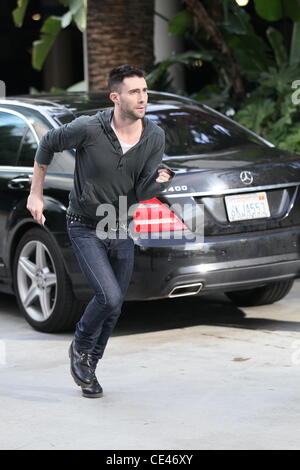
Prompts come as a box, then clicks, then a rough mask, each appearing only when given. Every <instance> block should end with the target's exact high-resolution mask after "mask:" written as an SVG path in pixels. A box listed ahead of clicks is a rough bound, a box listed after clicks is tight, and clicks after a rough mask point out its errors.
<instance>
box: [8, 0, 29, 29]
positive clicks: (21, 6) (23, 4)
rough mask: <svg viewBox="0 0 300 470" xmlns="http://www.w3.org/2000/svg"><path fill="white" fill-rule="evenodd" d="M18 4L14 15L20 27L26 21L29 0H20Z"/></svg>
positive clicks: (16, 23)
mask: <svg viewBox="0 0 300 470" xmlns="http://www.w3.org/2000/svg"><path fill="white" fill-rule="evenodd" d="M17 5H18V6H17V8H15V9H14V11H13V12H12V15H13V20H14V22H15V25H16V26H18V27H19V28H20V27H21V26H22V24H23V21H24V16H25V13H26V10H27V6H28V0H18V3H17Z"/></svg>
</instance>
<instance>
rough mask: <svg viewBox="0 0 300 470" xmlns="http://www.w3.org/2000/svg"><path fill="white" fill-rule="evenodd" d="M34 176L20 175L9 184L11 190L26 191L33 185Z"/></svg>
mask: <svg viewBox="0 0 300 470" xmlns="http://www.w3.org/2000/svg"><path fill="white" fill-rule="evenodd" d="M31 178H32V175H20V176H17V177H16V178H13V179H12V180H10V181H9V182H8V183H7V186H8V187H9V189H26V188H29V187H30V185H31Z"/></svg>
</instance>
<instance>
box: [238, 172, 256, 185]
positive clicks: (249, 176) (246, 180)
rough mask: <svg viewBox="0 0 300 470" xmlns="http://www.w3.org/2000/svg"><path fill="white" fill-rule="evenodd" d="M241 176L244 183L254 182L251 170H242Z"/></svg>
mask: <svg viewBox="0 0 300 470" xmlns="http://www.w3.org/2000/svg"><path fill="white" fill-rule="evenodd" d="M240 178H241V181H242V183H244V184H251V183H253V176H252V173H251V172H250V171H242V172H241V174H240Z"/></svg>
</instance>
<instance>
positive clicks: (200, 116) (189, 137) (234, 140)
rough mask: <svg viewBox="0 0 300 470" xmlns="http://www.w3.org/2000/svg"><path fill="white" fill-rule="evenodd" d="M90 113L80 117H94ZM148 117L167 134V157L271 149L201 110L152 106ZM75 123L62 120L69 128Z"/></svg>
mask: <svg viewBox="0 0 300 470" xmlns="http://www.w3.org/2000/svg"><path fill="white" fill-rule="evenodd" d="M95 112H97V111H96V110H88V111H85V112H80V113H77V114H76V117H78V116H81V115H83V114H90V115H92V114H94V113H95ZM147 117H148V118H150V119H152V120H153V121H154V122H155V123H156V124H158V125H159V126H160V127H162V128H163V129H164V131H165V134H166V149H165V153H166V154H167V155H169V156H182V155H199V154H203V153H207V152H216V151H218V150H226V149H227V150H229V149H232V148H234V147H240V146H245V145H247V144H259V145H260V146H261V145H264V146H267V144H265V143H264V142H263V141H262V140H261V139H259V138H258V137H256V136H255V135H253V134H251V133H250V132H248V131H247V130H244V129H243V128H240V127H238V126H237V125H236V124H235V123H234V121H231V120H227V119H226V118H225V117H224V118H223V117H222V116H219V115H218V114H214V113H213V112H212V111H210V110H206V109H205V108H202V107H198V106H187V105H182V106H181V107H178V106H170V107H167V106H157V107H156V106H155V105H154V106H150V105H149V109H148V111H147ZM72 119H74V117H72V116H71V115H69V116H62V118H60V121H61V122H62V123H63V124H65V123H66V122H69V121H70V120H72Z"/></svg>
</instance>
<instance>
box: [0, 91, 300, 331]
mask: <svg viewBox="0 0 300 470" xmlns="http://www.w3.org/2000/svg"><path fill="white" fill-rule="evenodd" d="M111 104H112V103H111V101H110V100H109V98H108V95H107V93H106V92H99V93H65V94H61V95H59V94H58V95H51V94H40V95H32V96H16V97H9V98H6V99H1V100H0V291H1V292H6V293H13V294H15V295H16V297H17V300H18V304H19V307H20V310H21V311H22V313H23V314H24V316H25V318H26V320H27V321H28V322H29V323H30V325H32V326H33V327H34V328H36V329H37V330H39V331H44V332H57V331H64V330H68V329H71V328H73V327H74V324H75V322H76V321H77V320H78V318H79V317H80V315H81V314H82V312H83V308H84V305H85V304H86V302H87V301H88V300H89V299H90V298H91V297H92V295H93V293H92V291H91V290H90V289H89V287H88V285H87V283H86V281H85V278H84V277H83V274H82V273H81V271H80V268H79V265H78V264H77V261H76V259H75V257H74V254H73V250H72V247H71V244H70V240H69V238H68V234H67V230H66V209H67V207H68V197H69V192H70V190H71V188H72V185H73V172H74V167H75V151H74V150H73V149H71V150H68V151H64V152H62V153H57V154H55V156H54V158H53V161H52V163H51V165H50V166H49V168H48V172H47V175H46V179H45V184H44V201H45V210H44V214H45V216H46V224H45V225H44V226H41V225H39V224H37V223H36V222H35V221H34V220H33V218H32V216H31V214H30V213H29V211H28V210H27V209H26V203H27V197H28V194H29V190H30V185H31V178H32V174H33V162H34V157H35V152H36V150H37V146H38V143H39V140H40V139H41V137H42V136H43V135H44V134H45V133H46V132H47V131H48V130H49V129H51V128H55V127H58V126H61V125H63V124H66V123H68V122H70V121H72V120H73V119H75V118H76V117H78V116H80V115H83V114H89V115H91V114H94V113H96V112H98V111H99V110H101V109H104V108H106V107H110V106H111ZM147 116H148V117H149V118H150V119H153V120H154V121H155V122H156V123H157V124H158V125H159V126H161V127H162V128H163V129H164V130H165V133H166V149H165V156H164V162H165V163H166V164H167V165H168V166H169V167H170V168H171V169H172V170H173V171H174V172H175V177H174V178H173V180H172V183H171V185H170V186H169V187H168V189H167V190H165V191H164V192H163V193H161V194H160V195H159V196H158V197H156V198H153V199H151V200H148V201H140V203H139V205H138V207H137V208H136V209H135V213H134V214H133V221H134V224H133V229H132V237H133V239H134V242H135V267H134V273H133V276H132V279H131V284H130V287H129V290H128V293H127V297H126V300H128V301H133V300H151V299H159V298H174V302H175V301H176V298H177V297H182V296H200V295H202V294H205V293H208V292H224V293H226V294H227V295H228V297H229V298H230V299H231V300H232V301H233V302H235V303H236V304H237V305H239V306H251V305H252V306H253V305H263V304H269V303H273V302H275V301H278V300H280V299H282V298H283V297H284V296H285V295H287V293H288V292H289V290H290V289H291V287H292V285H293V282H294V279H295V278H297V277H299V275H300V257H299V246H300V194H299V185H300V156H299V155H296V154H294V153H291V152H288V151H283V150H278V149H276V148H274V146H273V145H271V144H270V143H269V142H267V141H265V140H264V139H262V138H260V137H259V136H257V135H256V134H254V133H253V132H251V131H249V130H247V129H245V128H244V127H242V126H240V125H239V124H237V123H236V122H234V121H232V120H231V119H229V118H227V117H225V116H223V115H222V114H220V113H218V112H216V111H214V110H213V109H211V108H209V107H207V106H205V105H201V104H200V103H198V102H195V101H193V100H190V99H188V98H184V97H180V96H177V95H172V94H168V93H155V92H149V104H148V109H147ZM199 220H200V224H199ZM197 221H198V223H197ZM178 235H180V236H178Z"/></svg>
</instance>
